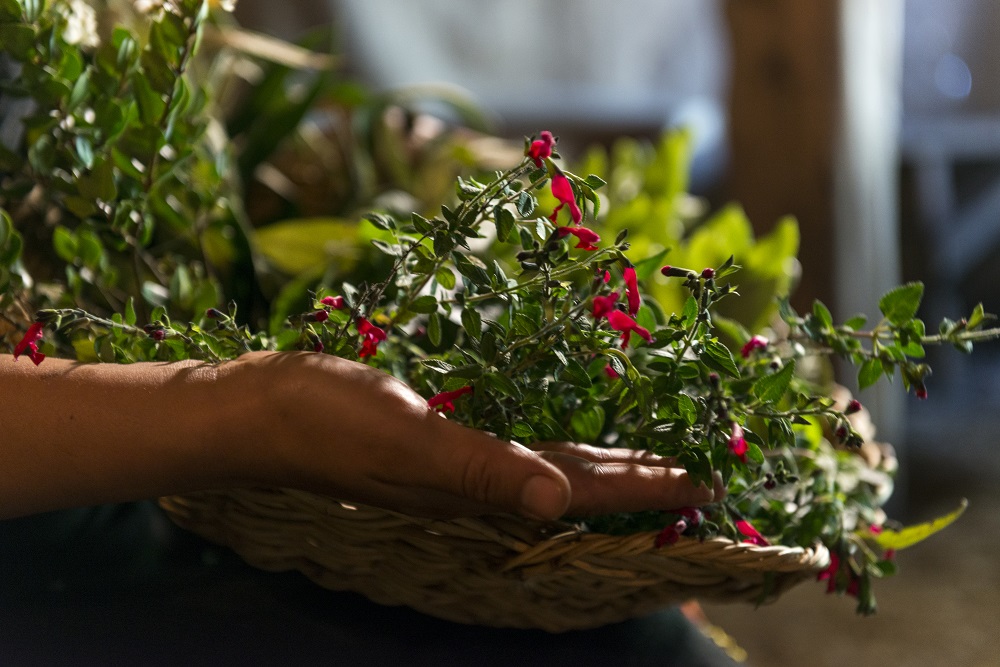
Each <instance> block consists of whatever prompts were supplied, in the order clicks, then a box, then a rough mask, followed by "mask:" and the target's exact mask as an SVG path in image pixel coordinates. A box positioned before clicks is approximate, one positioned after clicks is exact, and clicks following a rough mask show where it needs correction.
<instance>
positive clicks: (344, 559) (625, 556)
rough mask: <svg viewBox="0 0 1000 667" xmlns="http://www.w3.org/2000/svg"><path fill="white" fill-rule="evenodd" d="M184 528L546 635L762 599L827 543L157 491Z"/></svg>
mask: <svg viewBox="0 0 1000 667" xmlns="http://www.w3.org/2000/svg"><path fill="white" fill-rule="evenodd" d="M160 504H161V506H162V507H163V508H164V509H165V510H166V511H167V513H168V514H169V515H170V517H171V518H172V519H173V520H174V521H175V522H176V523H178V524H179V525H181V526H182V527H184V528H187V529H189V530H191V531H193V532H195V533H197V534H199V535H201V536H202V537H205V538H206V539H208V540H210V541H213V542H215V543H218V544H222V545H225V546H227V547H229V548H231V549H233V550H234V551H235V552H236V553H238V554H239V555H240V556H241V557H242V558H243V559H244V560H245V561H246V562H247V563H249V564H250V565H253V566H255V567H258V568H261V569H264V570H269V571H286V570H298V571H300V572H302V573H303V574H305V575H306V576H307V577H309V578H310V579H312V580H313V581H314V582H316V583H317V584H319V585H320V586H323V587H325V588H329V589H332V590H351V591H355V592H358V593H361V594H363V595H365V596H367V597H368V598H369V599H371V600H373V601H375V602H378V603H381V604H386V605H406V606H409V607H412V608H413V609H416V610H418V611H420V612H423V613H426V614H429V615H431V616H436V617H439V618H444V619H447V620H451V621H455V622H459V623H470V624H477V625H488V626H495V627H515V628H540V629H543V630H548V631H550V632H562V631H566V630H575V629H584V628H591V627H597V626H601V625H605V624H608V623H615V622H618V621H623V620H626V619H629V618H634V617H638V616H642V615H645V614H648V613H651V612H653V611H655V610H657V609H660V608H663V607H666V606H669V605H672V604H677V603H680V602H683V601H685V600H687V599H690V598H693V597H697V598H701V599H704V600H714V601H747V602H754V603H759V602H770V601H773V600H775V599H777V597H778V596H779V595H780V594H781V593H783V592H784V591H786V590H788V589H789V588H790V587H792V586H794V585H795V584H797V583H799V582H801V581H804V580H806V579H809V578H813V577H815V575H816V573H817V572H819V571H820V570H822V569H824V568H825V567H826V566H827V565H828V564H829V552H828V551H827V550H826V548H825V547H823V546H821V545H817V546H816V547H815V548H811V549H803V548H798V547H795V548H793V547H782V546H772V547H758V546H753V545H750V544H743V543H739V544H738V543H734V542H732V541H730V540H726V539H722V538H716V539H711V540H705V541H703V542H701V541H698V540H697V539H690V538H681V539H680V540H679V541H678V542H677V543H675V544H673V545H669V546H664V547H662V548H657V547H656V546H655V538H656V533H655V532H643V533H635V534H632V535H626V536H610V535H601V534H595V533H587V532H583V531H581V530H579V529H578V528H576V527H574V526H572V525H569V524H566V523H560V522H548V523H545V522H533V521H530V520H526V519H521V518H519V517H512V516H491V517H478V518H470V519H453V520H435V519H424V518H417V517H412V516H407V515H404V514H399V513H395V512H390V511H387V510H382V509H377V508H372V507H367V506H360V505H350V504H347V503H341V502H338V501H336V500H333V499H331V498H328V497H325V496H320V495H316V494H312V493H307V492H303V491H296V490H291V489H263V488H260V489H257V488H255V489H232V490H226V491H211V492H201V493H197V494H189V495H185V496H173V497H168V498H162V499H161V500H160Z"/></svg>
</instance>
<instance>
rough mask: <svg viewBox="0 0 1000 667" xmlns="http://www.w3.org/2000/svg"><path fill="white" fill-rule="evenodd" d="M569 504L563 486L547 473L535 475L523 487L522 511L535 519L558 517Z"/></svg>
mask: <svg viewBox="0 0 1000 667" xmlns="http://www.w3.org/2000/svg"><path fill="white" fill-rule="evenodd" d="M568 504H569V498H567V496H566V490H565V489H564V488H563V486H562V485H561V484H559V483H558V482H556V481H555V480H554V479H552V478H551V477H546V476H545V475H535V476H534V477H532V478H531V479H529V480H528V481H527V482H526V483H525V485H524V488H522V489H521V512H522V513H523V514H525V515H526V516H530V517H532V518H534V519H543V520H553V519H558V518H559V517H561V516H562V515H563V512H565V511H566V507H567V505H568Z"/></svg>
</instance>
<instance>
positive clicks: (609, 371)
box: [604, 364, 621, 380]
mask: <svg viewBox="0 0 1000 667" xmlns="http://www.w3.org/2000/svg"><path fill="white" fill-rule="evenodd" d="M604 374H605V375H607V376H608V379H609V380H617V379H618V378H620V377H621V376H620V375H618V371H616V370H615V369H613V368H611V364H608V365H607V366H605V367H604Z"/></svg>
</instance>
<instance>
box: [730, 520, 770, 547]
mask: <svg viewBox="0 0 1000 667" xmlns="http://www.w3.org/2000/svg"><path fill="white" fill-rule="evenodd" d="M736 530H738V531H740V534H741V535H743V536H744V537H745V538H746V539H745V540H743V541H744V542H748V543H750V544H755V545H757V546H758V547H769V546H771V543H770V542H768V541H767V540H766V539H765V538H764V536H763V535H761V534H760V533H758V532H757V529H756V528H754V527H753V526H751V525H750V522H749V521H747V520H745V519H740V520H739V521H737V522H736Z"/></svg>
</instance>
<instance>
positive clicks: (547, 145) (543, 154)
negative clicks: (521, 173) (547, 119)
mask: <svg viewBox="0 0 1000 667" xmlns="http://www.w3.org/2000/svg"><path fill="white" fill-rule="evenodd" d="M538 137H539V138H538V139H535V140H534V141H532V142H531V146H529V147H528V152H527V153H526V155H527V156H528V157H530V158H531V160H532V161H533V162H534V163H535V166H536V167H538V168H539V169H541V168H542V166H543V164H542V160H544V159H545V158H547V157H551V155H552V147H553V146H555V143H556V140H555V138H554V137H553V136H552V133H551V132H549V131H548V130H542V132H541V133H540V134H539V135H538Z"/></svg>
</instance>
